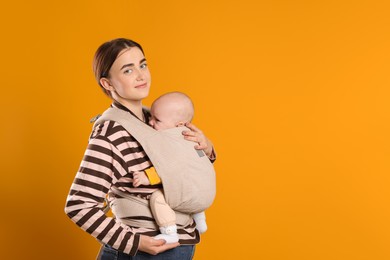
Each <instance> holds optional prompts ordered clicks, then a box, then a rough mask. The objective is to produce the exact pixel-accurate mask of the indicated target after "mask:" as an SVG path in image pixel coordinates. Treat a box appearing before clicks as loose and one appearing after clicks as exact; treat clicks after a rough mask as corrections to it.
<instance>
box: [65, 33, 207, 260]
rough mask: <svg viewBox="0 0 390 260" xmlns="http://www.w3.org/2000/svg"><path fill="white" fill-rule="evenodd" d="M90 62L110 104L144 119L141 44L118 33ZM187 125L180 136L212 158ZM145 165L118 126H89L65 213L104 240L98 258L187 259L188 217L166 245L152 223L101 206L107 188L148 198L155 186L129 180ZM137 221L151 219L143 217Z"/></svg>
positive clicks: (145, 77)
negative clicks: (129, 221) (125, 218)
mask: <svg viewBox="0 0 390 260" xmlns="http://www.w3.org/2000/svg"><path fill="white" fill-rule="evenodd" d="M93 67H94V73H95V77H96V80H97V81H98V83H99V85H100V87H101V88H102V89H103V91H104V92H105V93H106V94H107V95H108V96H109V97H111V99H112V100H113V103H112V106H113V107H116V108H119V109H122V110H124V111H127V112H128V113H131V114H132V115H134V116H136V117H137V118H138V119H140V120H142V121H143V122H145V123H147V122H148V121H149V113H148V111H147V110H145V109H143V106H142V100H143V99H144V98H146V97H147V96H148V94H149V89H150V83H151V77H150V72H149V69H148V66H147V62H146V59H145V56H144V52H143V50H142V47H141V46H140V45H139V44H138V43H136V42H134V41H131V40H128V39H123V38H120V39H115V40H112V41H109V42H106V43H104V44H103V45H101V46H100V47H99V48H98V50H97V51H96V53H95V57H94V66H93ZM188 127H189V128H190V129H191V131H186V132H183V135H184V138H185V139H187V140H191V141H194V142H196V143H198V145H196V146H195V148H196V149H201V150H204V152H205V153H206V155H207V156H209V158H210V159H213V157H214V152H213V148H212V144H211V142H210V141H209V140H208V139H207V138H206V137H205V136H204V135H203V133H202V132H201V131H200V130H199V129H197V128H196V127H195V126H194V125H192V124H189V125H188ZM151 165H152V164H151V162H150V160H149V158H148V157H147V155H146V154H145V152H144V150H143V148H142V147H141V146H140V144H139V143H138V142H137V141H136V140H135V139H134V138H133V137H132V136H131V133H129V132H127V131H126V130H125V129H124V128H123V127H122V126H121V125H119V124H118V123H116V122H113V121H105V122H103V123H101V124H98V125H96V126H95V127H94V129H93V131H92V134H91V136H90V141H89V145H88V147H87V149H86V152H85V156H84V158H83V161H82V162H81V165H80V169H79V171H78V173H77V175H76V177H75V180H74V182H73V184H72V187H71V190H70V192H69V195H68V198H67V203H66V207H65V212H66V214H67V215H68V216H69V217H70V218H71V220H72V221H74V222H75V223H76V224H77V225H78V226H80V227H81V228H82V229H83V230H85V231H86V232H88V233H90V234H91V235H92V236H93V237H95V238H97V239H98V240H99V241H101V242H102V243H103V244H104V247H103V248H102V250H101V253H100V257H101V259H163V258H164V259H192V256H193V254H194V249H195V246H194V245H195V244H197V243H198V242H199V233H198V231H197V230H196V229H195V224H194V222H193V221H191V223H190V224H188V225H186V226H182V227H179V230H178V233H179V239H180V240H179V243H172V244H166V243H165V241H164V240H157V239H154V238H153V237H154V236H156V235H158V233H159V232H158V229H157V228H150V225H149V226H148V227H138V226H129V225H125V224H123V223H120V222H118V221H117V220H115V219H113V218H110V217H107V216H106V215H105V213H104V211H103V208H104V201H105V198H106V196H107V194H108V193H110V191H112V190H113V189H115V190H119V191H120V192H122V193H126V194H131V195H135V196H137V197H140V198H144V199H148V198H149V197H150V195H151V194H152V193H153V192H154V191H155V190H156V189H157V188H161V187H155V186H153V187H143V188H140V187H138V188H136V187H134V186H133V185H132V181H133V176H132V173H133V172H136V171H142V170H145V169H146V168H149V167H150V166H151ZM110 194H111V193H110ZM110 200H115V196H110ZM137 220H140V221H149V222H151V223H154V220H153V219H150V218H147V217H145V216H138V217H136V218H135V219H134V221H137ZM152 226H153V225H152ZM179 245H180V246H179ZM169 249H171V250H169Z"/></svg>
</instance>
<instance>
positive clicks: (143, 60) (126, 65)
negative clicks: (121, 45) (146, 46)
mask: <svg viewBox="0 0 390 260" xmlns="http://www.w3.org/2000/svg"><path fill="white" fill-rule="evenodd" d="M145 61H146V59H145V58H143V59H142V60H140V62H139V63H140V64H141V63H144V62H145ZM127 67H134V63H129V64H125V65H123V66H122V67H121V70H122V69H124V68H127Z"/></svg>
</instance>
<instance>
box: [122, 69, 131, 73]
mask: <svg viewBox="0 0 390 260" xmlns="http://www.w3.org/2000/svg"><path fill="white" fill-rule="evenodd" d="M131 72H133V70H130V69H128V70H125V71H123V73H125V74H130V73H131Z"/></svg>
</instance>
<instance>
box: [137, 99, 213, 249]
mask: <svg viewBox="0 0 390 260" xmlns="http://www.w3.org/2000/svg"><path fill="white" fill-rule="evenodd" d="M150 112H151V119H150V121H149V124H150V125H151V126H152V127H153V128H154V129H156V130H165V129H169V128H174V127H178V126H184V125H185V123H187V122H191V120H192V117H193V115H194V106H193V103H192V101H191V99H190V98H189V97H188V96H187V95H185V94H184V93H181V92H170V93H167V94H164V95H162V96H160V97H159V98H157V99H156V100H155V101H154V102H153V104H152V107H151V111H150ZM158 183H161V180H160V178H159V177H158V174H157V173H156V171H155V169H154V167H151V168H149V169H146V170H145V171H141V172H134V173H133V186H134V187H138V186H140V185H154V184H158ZM152 197H153V199H151V200H150V204H151V205H150V207H151V210H152V213H153V214H154V215H155V219H156V222H157V224H158V225H159V228H160V232H161V234H160V235H158V236H156V237H155V239H164V240H165V241H166V242H167V243H175V242H177V241H178V240H179V238H178V235H177V227H176V217H175V213H174V211H173V210H172V209H171V208H170V207H169V206H168V204H166V202H165V198H164V195H163V193H162V192H161V191H160V190H159V191H156V192H155V193H154V194H153V195H152ZM156 204H158V205H157V206H156ZM192 217H193V219H194V220H195V223H196V228H197V229H198V231H199V232H200V233H204V232H205V231H206V230H207V224H206V216H205V214H204V212H200V213H196V214H193V215H192Z"/></svg>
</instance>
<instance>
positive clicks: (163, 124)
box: [149, 104, 177, 130]
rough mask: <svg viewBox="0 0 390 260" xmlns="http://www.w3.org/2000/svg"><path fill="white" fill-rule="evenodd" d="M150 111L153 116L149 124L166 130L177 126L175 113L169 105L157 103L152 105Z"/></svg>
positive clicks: (157, 128)
mask: <svg viewBox="0 0 390 260" xmlns="http://www.w3.org/2000/svg"><path fill="white" fill-rule="evenodd" d="M150 113H151V115H152V117H151V118H150V120H149V124H150V125H151V126H152V127H153V128H154V129H156V130H164V129H169V128H174V127H176V124H177V122H175V115H174V114H172V111H170V109H168V106H164V105H159V104H155V105H153V106H152V108H151V110H150Z"/></svg>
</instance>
